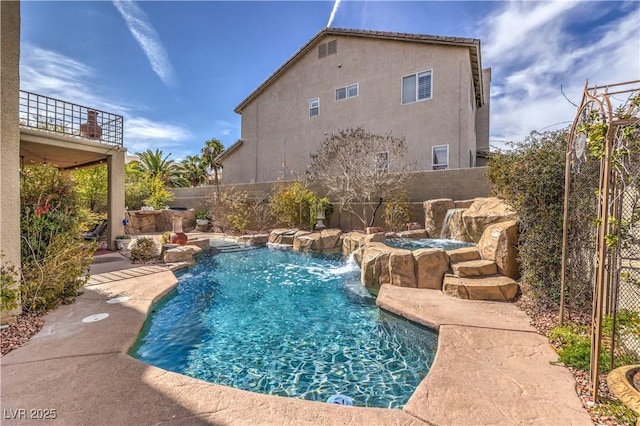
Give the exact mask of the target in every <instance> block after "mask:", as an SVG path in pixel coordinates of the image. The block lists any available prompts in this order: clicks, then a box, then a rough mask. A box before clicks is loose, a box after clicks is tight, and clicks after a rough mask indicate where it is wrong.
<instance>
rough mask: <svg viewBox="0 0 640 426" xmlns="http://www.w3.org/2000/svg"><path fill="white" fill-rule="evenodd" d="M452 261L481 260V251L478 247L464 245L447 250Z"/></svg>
mask: <svg viewBox="0 0 640 426" xmlns="http://www.w3.org/2000/svg"><path fill="white" fill-rule="evenodd" d="M447 254H448V255H449V259H450V261H451V263H460V262H469V261H472V260H480V251H479V250H478V248H477V247H462V248H459V249H455V250H447Z"/></svg>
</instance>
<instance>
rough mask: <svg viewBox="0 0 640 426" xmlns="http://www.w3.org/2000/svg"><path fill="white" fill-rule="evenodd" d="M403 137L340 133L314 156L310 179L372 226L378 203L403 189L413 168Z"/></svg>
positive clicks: (354, 130) (346, 208)
mask: <svg viewBox="0 0 640 426" xmlns="http://www.w3.org/2000/svg"><path fill="white" fill-rule="evenodd" d="M406 153H407V148H406V144H405V141H404V138H402V137H396V136H392V135H390V134H388V135H376V134H372V133H369V132H367V131H366V130H364V129H363V128H361V127H360V128H357V129H346V130H340V131H339V132H338V133H336V134H332V135H331V136H329V137H328V138H326V139H325V140H323V141H322V142H321V144H320V148H319V149H318V151H316V152H315V153H313V154H311V164H310V165H309V169H308V178H309V179H310V180H312V181H314V182H318V183H319V184H321V185H323V186H324V187H325V188H326V190H327V195H328V196H329V197H331V199H332V200H336V201H337V202H338V203H339V204H340V206H341V208H342V210H343V211H347V212H349V213H351V214H353V215H354V216H356V217H357V218H359V219H360V221H361V222H362V226H363V227H366V226H372V223H373V221H374V219H375V207H374V206H375V204H377V202H378V200H380V199H386V198H387V197H390V196H392V195H393V194H394V193H396V192H397V191H399V190H400V189H402V188H404V187H405V185H406V184H407V180H408V178H409V177H408V174H407V173H404V172H406V171H408V170H410V168H411V163H410V161H409V160H408V159H407V158H406Z"/></svg>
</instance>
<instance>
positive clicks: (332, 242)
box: [320, 229, 342, 251]
mask: <svg viewBox="0 0 640 426" xmlns="http://www.w3.org/2000/svg"><path fill="white" fill-rule="evenodd" d="M320 240H321V243H322V250H324V251H333V250H339V249H340V247H341V246H342V231H341V230H339V229H323V230H322V232H320Z"/></svg>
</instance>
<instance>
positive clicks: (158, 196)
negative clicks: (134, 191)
mask: <svg viewBox="0 0 640 426" xmlns="http://www.w3.org/2000/svg"><path fill="white" fill-rule="evenodd" d="M149 184H150V186H151V195H149V197H148V198H145V200H144V203H145V205H148V206H152V207H153V208H154V209H156V210H162V209H165V208H167V202H169V201H171V200H172V199H173V194H172V193H171V191H169V190H168V189H167V188H166V187H165V184H164V182H163V181H162V179H161V178H160V177H159V176H155V177H153V178H152V179H151V180H150V182H149Z"/></svg>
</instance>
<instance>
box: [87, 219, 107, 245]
mask: <svg viewBox="0 0 640 426" xmlns="http://www.w3.org/2000/svg"><path fill="white" fill-rule="evenodd" d="M106 229H107V221H106V220H103V221H102V222H100V223H98V224H96V226H95V227H94V228H93V229H92V230H91V231H89V232H83V233H82V238H83V239H84V240H86V241H91V240H97V239H98V238H99V237H100V235H102V234H103V233H104V231H106Z"/></svg>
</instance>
